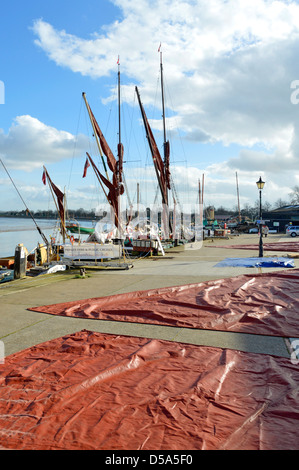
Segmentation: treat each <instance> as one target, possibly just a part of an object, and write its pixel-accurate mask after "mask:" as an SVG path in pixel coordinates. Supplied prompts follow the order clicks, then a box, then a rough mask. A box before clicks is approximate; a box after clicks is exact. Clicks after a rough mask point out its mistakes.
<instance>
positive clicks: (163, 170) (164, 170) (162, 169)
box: [135, 87, 170, 204]
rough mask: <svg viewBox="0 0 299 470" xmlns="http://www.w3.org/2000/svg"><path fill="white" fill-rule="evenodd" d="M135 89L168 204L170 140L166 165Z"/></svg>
mask: <svg viewBox="0 0 299 470" xmlns="http://www.w3.org/2000/svg"><path fill="white" fill-rule="evenodd" d="M135 90H136V93H137V97H138V102H139V106H140V110H141V115H142V119H143V123H144V127H145V131H146V135H147V139H148V143H149V146H150V150H151V154H152V158H153V162H154V167H155V170H156V175H157V179H158V183H159V186H160V191H161V195H162V202H163V203H164V204H167V203H168V197H167V189H170V171H169V142H167V148H166V151H167V155H168V158H167V159H166V165H165V164H164V162H163V160H162V158H161V155H160V152H159V149H158V147H157V144H156V141H155V138H154V135H153V132H152V130H151V127H150V125H149V122H148V119H147V116H146V113H145V111H144V108H143V105H142V103H141V100H140V95H139V91H138V88H137V87H135ZM167 162H168V163H167Z"/></svg>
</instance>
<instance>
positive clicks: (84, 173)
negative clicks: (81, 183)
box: [82, 158, 90, 178]
mask: <svg viewBox="0 0 299 470" xmlns="http://www.w3.org/2000/svg"><path fill="white" fill-rule="evenodd" d="M89 166H90V164H89V161H88V158H86V162H85V165H84V171H83V176H82V178H85V176H86V173H87V168H88V167H89Z"/></svg>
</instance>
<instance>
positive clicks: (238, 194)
mask: <svg viewBox="0 0 299 470" xmlns="http://www.w3.org/2000/svg"><path fill="white" fill-rule="evenodd" d="M236 183H237V198H238V212H239V222H241V211H240V197H239V183H238V173H237V172H236Z"/></svg>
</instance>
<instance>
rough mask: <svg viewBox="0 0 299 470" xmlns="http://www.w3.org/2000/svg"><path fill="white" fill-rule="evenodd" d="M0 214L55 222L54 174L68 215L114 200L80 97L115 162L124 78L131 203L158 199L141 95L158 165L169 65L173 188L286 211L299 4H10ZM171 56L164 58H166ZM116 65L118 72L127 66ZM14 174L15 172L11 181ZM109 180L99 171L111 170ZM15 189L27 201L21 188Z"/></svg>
mask: <svg viewBox="0 0 299 470" xmlns="http://www.w3.org/2000/svg"><path fill="white" fill-rule="evenodd" d="M0 26H1V27H0V40H1V48H0V158H1V161H2V163H3V164H4V166H3V165H1V164H0V211H6V210H22V209H23V208H24V204H23V202H22V200H21V198H20V196H19V194H20V195H21V196H22V198H23V201H25V203H26V205H27V207H28V208H29V209H30V210H32V211H37V210H50V209H52V210H55V206H54V203H53V200H52V196H51V194H50V190H49V187H48V186H47V185H46V186H44V185H43V183H42V173H43V167H44V166H45V167H46V169H47V171H48V173H49V175H50V177H51V179H52V181H53V182H54V183H55V184H56V185H57V186H58V187H59V188H60V189H61V190H62V191H65V193H66V197H67V206H68V208H69V209H70V210H71V209H79V208H83V209H85V210H91V209H96V210H99V208H100V207H101V205H102V204H104V202H105V197H104V195H103V193H102V191H101V188H100V187H99V184H98V182H97V180H96V178H95V175H94V173H93V171H92V169H91V168H89V169H88V173H87V176H86V178H82V175H83V167H84V163H85V159H86V152H89V153H90V154H91V155H92V156H93V157H94V159H95V161H96V162H97V163H98V165H99V168H100V165H101V162H100V157H99V152H98V149H97V147H96V143H95V140H94V137H93V132H92V128H91V123H90V121H89V119H88V115H87V110H86V106H85V104H84V101H83V99H82V92H85V93H86V98H87V100H88V102H89V105H90V107H91V109H92V111H93V113H94V115H95V117H96V119H97V121H98V123H99V126H100V127H101V129H102V131H103V133H104V135H105V137H106V140H107V142H108V144H109V146H110V148H111V150H112V152H113V153H114V155H116V154H117V152H116V149H117V142H118V138H119V128H118V106H117V73H118V70H119V71H120V77H121V140H122V142H123V145H124V162H125V163H124V174H125V182H126V189H127V191H126V196H125V204H129V203H132V204H136V201H137V186H138V188H139V200H140V202H141V204H144V205H149V204H152V203H154V202H157V200H159V193H158V192H157V180H156V177H155V172H154V168H153V163H152V160H151V155H150V153H149V147H148V143H147V141H146V138H145V132H144V128H143V124H142V121H141V114H140V109H139V107H138V102H137V99H136V93H135V86H137V87H138V89H139V92H140V95H141V100H142V102H143V105H144V108H145V110H146V113H147V116H148V119H149V120H150V123H151V125H152V130H153V133H154V135H155V138H156V141H157V145H158V147H159V149H160V152H161V154H162V153H163V152H162V147H163V132H162V130H163V125H162V108H161V87H160V78H161V75H160V59H161V55H160V52H162V60H163V79H164V87H165V117H166V132H167V138H168V139H169V141H170V152H171V157H170V162H171V174H172V179H173V187H174V188H175V194H176V197H177V198H178V201H179V202H180V204H181V205H187V204H190V205H193V204H198V201H199V196H198V189H199V182H200V183H201V187H202V188H203V192H204V204H205V206H208V205H214V206H215V207H219V206H222V207H225V208H228V209H233V208H236V206H237V203H238V200H237V190H236V181H237V179H236V175H237V178H238V186H239V196H240V207H241V209H242V208H244V207H246V205H248V204H249V205H254V204H255V203H256V201H257V199H258V189H257V186H256V181H257V180H258V179H259V177H260V176H261V177H262V179H263V180H264V181H265V182H266V184H265V187H264V190H263V201H267V202H269V203H270V204H272V205H275V204H276V203H277V201H278V200H282V201H285V202H289V194H290V192H291V191H292V188H293V187H294V186H296V185H299V171H298V168H299V153H298V151H299V119H298V116H299V61H298V51H299V2H298V1H291V0H242V1H240V0H238V1H237V0H139V1H138V2H136V1H135V0H134V1H133V0H85V1H84V2H82V1H81V0H59V2H58V1H57V0H51V1H50V0H44V1H42V2H41V1H40V0H27V1H26V2H23V1H21V0H11V1H10V2H5V3H3V4H2V5H1V15H0ZM160 45H161V47H160ZM118 59H119V65H118ZM4 167H5V168H4ZM100 169H102V168H100ZM8 175H10V177H11V179H12V180H13V182H14V184H15V186H16V187H17V189H18V191H19V194H18V192H17V191H16V189H15V187H14V186H13V184H12V181H11V179H10V178H9V176H8Z"/></svg>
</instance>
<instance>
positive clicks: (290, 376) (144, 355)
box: [0, 330, 299, 450]
mask: <svg viewBox="0 0 299 470" xmlns="http://www.w3.org/2000/svg"><path fill="white" fill-rule="evenodd" d="M298 383H299V368H298V365H297V364H292V362H291V361H290V360H288V359H286V358H280V357H274V356H269V355H263V354H254V353H243V352H240V351H232V350H224V349H220V348H214V347H201V346H195V345H188V344H183V343H174V342H168V341H163V340H149V339H145V338H136V337H125V336H116V335H107V334H101V333H95V332H89V331H86V330H83V331H81V332H78V333H75V334H72V335H68V336H65V337H62V338H58V339H55V340H52V341H49V342H46V343H43V344H40V345H38V346H34V347H32V348H30V349H27V350H24V351H22V352H19V353H16V354H14V355H12V356H9V357H8V358H6V360H5V364H4V365H0V448H2V449H23V450H28V449H29V450H30V449H34V450H39V449H44V450H55V449H69V450H75V449H77V450H83V449H85V450H92V449H99V450H104V449H109V450H111V449H112V450H113V449H118V450H140V449H141V450H153V449H154V450H165V449H166V450H171V449H174V450H180V449H183V450H184V449H189V450H192V449H198V450H199V449H202V450H216V449H217V450H219V449H230V450H232V449H240V450H241V449H249V450H255V449H261V450H268V449H272V450H278V449H298V448H299V427H298V418H299V416H298V410H299V396H298Z"/></svg>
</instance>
